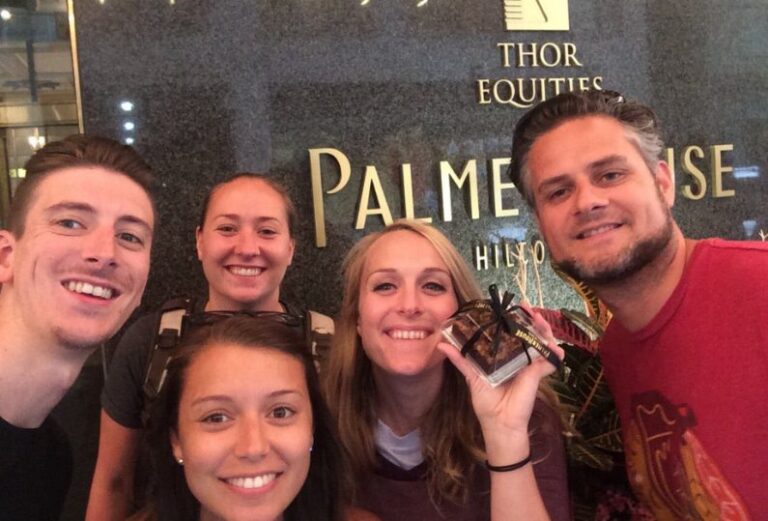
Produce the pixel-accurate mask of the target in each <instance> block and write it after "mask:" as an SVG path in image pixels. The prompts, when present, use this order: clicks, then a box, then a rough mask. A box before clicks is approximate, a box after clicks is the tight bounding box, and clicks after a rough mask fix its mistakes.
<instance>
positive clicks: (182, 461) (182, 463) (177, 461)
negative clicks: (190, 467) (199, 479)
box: [176, 458, 184, 466]
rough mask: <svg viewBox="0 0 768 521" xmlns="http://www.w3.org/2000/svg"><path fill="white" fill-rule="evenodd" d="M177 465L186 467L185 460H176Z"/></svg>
mask: <svg viewBox="0 0 768 521" xmlns="http://www.w3.org/2000/svg"><path fill="white" fill-rule="evenodd" d="M176 463H178V464H179V465H181V466H184V458H179V459H177V460H176Z"/></svg>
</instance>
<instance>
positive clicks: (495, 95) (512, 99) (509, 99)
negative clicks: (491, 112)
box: [493, 78, 515, 105]
mask: <svg viewBox="0 0 768 521" xmlns="http://www.w3.org/2000/svg"><path fill="white" fill-rule="evenodd" d="M500 85H506V86H507V87H508V88H509V96H508V97H507V98H506V99H502V97H501V95H500V94H499V86H500ZM493 99H495V100H496V102H497V103H505V104H508V105H515V84H514V83H512V82H511V81H510V80H508V79H506V78H503V79H500V80H498V81H495V82H493Z"/></svg>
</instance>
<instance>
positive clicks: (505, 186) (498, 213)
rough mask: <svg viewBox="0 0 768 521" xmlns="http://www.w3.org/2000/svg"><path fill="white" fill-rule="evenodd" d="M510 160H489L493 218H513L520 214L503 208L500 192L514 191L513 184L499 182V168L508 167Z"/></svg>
mask: <svg viewBox="0 0 768 521" xmlns="http://www.w3.org/2000/svg"><path fill="white" fill-rule="evenodd" d="M511 162H512V160H511V159H510V158H508V157H495V158H493V159H491V183H492V185H493V188H492V189H493V215H494V216H495V217H515V216H516V215H519V214H520V211H519V210H518V209H517V208H509V209H507V208H504V203H503V200H502V193H501V192H502V190H514V188H515V183H504V182H502V181H501V167H503V166H508V165H509V163H511Z"/></svg>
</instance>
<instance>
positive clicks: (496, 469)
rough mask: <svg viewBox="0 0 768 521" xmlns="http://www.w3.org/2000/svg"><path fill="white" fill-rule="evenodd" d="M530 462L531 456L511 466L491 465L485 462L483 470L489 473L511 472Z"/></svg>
mask: <svg viewBox="0 0 768 521" xmlns="http://www.w3.org/2000/svg"><path fill="white" fill-rule="evenodd" d="M530 462H531V455H530V454H528V455H527V456H526V457H525V458H524V459H522V460H520V461H518V462H517V463H513V464H512V465H499V466H496V465H491V464H490V463H488V460H485V468H487V469H488V470H490V471H491V472H511V471H513V470H517V469H519V468H520V467H525V466H526V465H528V464H529V463H530Z"/></svg>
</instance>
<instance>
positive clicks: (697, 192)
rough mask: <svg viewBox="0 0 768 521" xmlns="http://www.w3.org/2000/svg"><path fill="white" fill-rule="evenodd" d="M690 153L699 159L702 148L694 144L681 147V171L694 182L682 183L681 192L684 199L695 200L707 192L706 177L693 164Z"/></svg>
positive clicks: (702, 153) (702, 154)
mask: <svg viewBox="0 0 768 521" xmlns="http://www.w3.org/2000/svg"><path fill="white" fill-rule="evenodd" d="M670 155H671V154H670ZM692 155H695V156H696V157H697V158H698V159H701V158H703V157H704V150H702V149H701V147H697V146H695V145H691V146H688V147H685V148H684V149H683V161H682V163H683V164H682V168H683V172H685V173H686V174H688V175H690V176H691V177H692V178H693V183H694V184H693V185H690V184H687V185H683V189H682V194H683V197H685V198H686V199H691V200H693V201H697V200H699V199H701V198H702V197H704V195H705V194H706V193H707V178H706V177H705V176H704V172H702V171H701V170H700V169H699V168H698V167H697V166H696V165H695V164H693V160H692V159H691V156H692Z"/></svg>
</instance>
